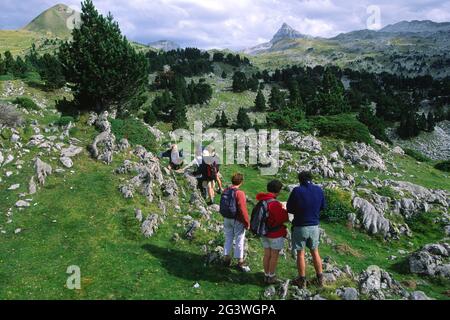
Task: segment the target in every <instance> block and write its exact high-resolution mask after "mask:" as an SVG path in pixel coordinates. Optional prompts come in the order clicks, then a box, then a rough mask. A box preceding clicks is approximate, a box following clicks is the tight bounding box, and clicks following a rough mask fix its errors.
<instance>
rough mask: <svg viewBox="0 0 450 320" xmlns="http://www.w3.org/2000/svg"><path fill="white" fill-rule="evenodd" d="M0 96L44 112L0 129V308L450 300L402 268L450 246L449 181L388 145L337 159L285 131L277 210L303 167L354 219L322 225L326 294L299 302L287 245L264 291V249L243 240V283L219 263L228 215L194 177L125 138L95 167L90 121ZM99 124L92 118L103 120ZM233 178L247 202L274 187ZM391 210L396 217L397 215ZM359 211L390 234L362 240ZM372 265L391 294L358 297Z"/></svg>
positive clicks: (48, 100)
mask: <svg viewBox="0 0 450 320" xmlns="http://www.w3.org/2000/svg"><path fill="white" fill-rule="evenodd" d="M6 87H8V88H9V89H8V91H7V92H6V90H5V88H6ZM225 88H226V86H224V87H218V88H216V91H215V92H214V98H215V99H217V100H218V101H217V103H218V104H222V103H224V102H226V100H227V99H229V98H230V97H231V96H232V95H235V99H237V100H236V103H243V104H245V102H243V101H245V100H246V98H241V99H238V97H237V95H236V94H232V93H229V92H226V89H225ZM0 90H1V91H0V92H1V94H0V95H1V96H2V99H6V100H11V99H13V98H14V97H15V96H17V95H27V96H30V97H31V98H32V99H33V100H35V101H36V102H38V104H39V105H40V106H41V107H42V109H41V110H39V111H31V112H28V111H25V110H21V111H22V112H23V113H24V114H25V117H26V119H28V122H27V123H28V124H27V125H26V127H24V128H21V129H20V130H18V131H17V133H16V135H15V136H14V137H13V135H14V134H13V135H11V133H14V132H10V131H9V129H7V128H3V129H2V132H1V135H2V137H1V138H0V141H1V144H2V147H1V152H2V158H3V159H2V161H1V162H2V164H1V167H0V177H1V182H0V212H1V215H0V241H1V242H2V247H3V250H1V252H0V284H1V285H0V298H1V299H199V300H201V299H236V298H237V297H239V298H240V299H273V298H288V299H312V298H313V297H314V298H316V299H317V298H319V297H320V298H326V299H341V298H342V295H341V293H340V292H341V291H339V288H341V287H342V288H356V289H355V290H356V291H357V292H358V293H359V295H360V298H361V299H380V298H383V299H401V298H403V299H405V298H409V299H413V298H414V297H416V296H417V293H415V294H414V295H410V293H409V292H413V291H417V290H420V291H424V292H425V293H426V294H427V295H428V296H430V297H432V298H436V299H449V297H448V292H447V293H446V290H448V288H449V284H450V283H449V280H448V279H445V278H442V279H441V278H436V277H433V276H423V275H418V274H412V273H411V272H410V271H409V268H408V261H409V260H408V259H409V257H410V256H411V254H412V253H413V252H415V251H416V250H420V249H421V248H423V246H424V245H426V244H431V243H439V242H442V241H444V242H445V241H447V242H448V234H447V236H446V235H445V230H446V229H445V227H446V226H448V225H449V224H450V221H449V216H448V203H445V201H446V199H447V200H448V195H449V192H450V184H449V181H450V180H449V177H448V175H446V174H444V173H442V172H440V171H437V170H435V169H434V168H433V167H432V164H428V163H417V162H416V161H415V160H414V159H412V158H409V157H408V156H405V155H402V154H401V153H398V150H397V151H396V152H394V151H393V149H391V148H390V147H386V146H384V145H382V144H379V145H375V146H374V147H373V148H374V149H371V148H368V147H366V146H363V145H349V144H348V145H346V146H345V148H344V149H342V147H341V146H342V141H339V140H335V139H331V138H326V137H323V138H316V137H302V136H301V135H298V134H295V133H283V135H282V136H283V144H282V150H283V151H282V156H281V159H282V169H281V171H280V172H279V173H278V175H277V178H279V179H281V180H282V181H283V182H284V183H285V185H286V186H288V187H287V188H286V190H285V191H283V193H282V195H281V196H280V200H282V201H285V200H286V199H287V196H288V189H289V188H290V187H289V186H291V185H293V184H295V183H296V177H295V176H296V172H297V171H298V170H300V169H301V168H311V170H313V171H314V172H315V173H316V178H317V182H319V183H321V184H323V185H324V186H326V187H327V190H328V189H329V190H336V191H330V192H331V193H330V194H329V198H328V200H329V205H330V208H332V209H333V210H335V212H340V213H341V214H342V212H345V214H348V213H353V214H355V215H356V220H353V222H351V223H350V220H349V221H348V222H347V221H346V218H345V219H344V220H343V221H342V220H338V221H326V220H324V221H323V223H322V228H323V234H322V241H323V245H322V254H323V256H324V257H326V259H325V261H326V264H325V271H326V273H327V279H328V280H327V284H326V286H325V288H324V289H318V288H317V287H315V285H314V284H313V283H311V284H310V286H309V288H308V289H309V291H307V292H306V291H305V292H303V291H302V292H300V291H298V290H296V289H295V288H294V287H291V286H289V285H286V280H287V279H292V278H294V277H295V275H296V271H295V262H294V260H293V259H292V257H291V256H290V254H289V250H288V247H286V250H285V252H284V254H283V255H282V258H281V260H280V267H279V272H278V274H279V277H280V279H281V282H280V285H279V286H278V285H277V286H276V287H266V286H264V285H263V283H262V281H261V279H262V272H261V271H262V268H261V259H262V249H261V245H260V243H259V240H258V239H256V238H254V237H251V236H250V237H249V240H248V245H247V250H246V253H247V255H248V262H249V264H250V266H251V268H252V272H251V273H250V274H239V273H238V272H237V271H236V270H229V269H225V268H223V267H222V266H221V265H220V264H219V263H218V262H219V259H218V257H219V254H220V252H221V246H222V245H223V235H222V232H221V221H222V218H221V217H220V215H219V214H218V213H217V206H209V207H208V206H206V204H205V203H204V201H203V200H202V199H201V198H199V197H198V194H197V192H196V191H195V190H196V188H195V187H194V186H193V184H192V183H193V182H192V179H190V178H189V176H184V175H180V174H174V173H170V172H167V171H166V170H165V169H164V168H163V167H164V166H165V165H166V163H165V162H163V163H161V165H160V164H159V162H154V161H153V160H151V157H150V154H147V153H145V152H144V151H143V150H142V148H138V147H137V146H135V145H132V146H131V147H130V146H127V145H124V144H123V141H116V145H117V146H119V145H120V146H122V147H121V148H120V149H116V150H115V151H114V152H113V159H112V162H111V163H110V164H109V165H107V164H104V163H103V162H102V161H100V160H95V159H93V158H92V157H90V155H89V152H88V151H87V149H88V146H89V145H90V144H91V143H92V141H93V139H94V137H95V136H97V135H98V134H99V132H100V131H99V129H96V128H95V126H91V125H89V124H88V122H90V123H92V119H91V118H90V117H88V116H87V115H84V116H82V117H81V118H80V119H79V121H77V122H76V123H75V124H74V125H75V126H74V127H71V126H69V127H60V126H58V125H56V124H55V122H56V121H57V120H58V119H59V115H58V114H57V113H56V112H55V109H54V104H53V101H54V100H55V99H56V98H58V97H59V98H61V97H62V96H66V95H67V93H65V92H64V90H62V91H59V92H42V91H39V90H37V89H35V88H30V87H28V86H27V85H25V84H24V83H22V82H20V81H14V82H0ZM243 96H245V94H243ZM248 101H251V99H249V100H248ZM234 104H235V103H231V104H227V103H224V104H223V107H224V108H225V109H227V110H228V109H229V108H233V110H234V108H235V106H234ZM230 110H231V109H230ZM201 117H203V116H201ZM94 119H95V118H94ZM102 119H103V120H100V119H98V121H105V118H102ZM196 119H198V118H197V117H196V116H195V115H194V114H192V115H191V116H190V121H194V120H196ZM98 121H97V124H98ZM104 125H105V124H104V123H103V124H102V125H101V126H100V127H102V128H104V127H105V126H104ZM106 127H107V126H106ZM152 132H153V133H155V132H157V131H155V130H154V129H152ZM148 134H149V135H150V134H152V133H151V132H150V131H149V133H148ZM162 134H163V135H162V136H161V137H160V139H159V140H158V138H157V137H156V136H155V140H157V141H158V144H157V150H154V151H160V150H161V149H162V147H160V145H161V144H162V143H163V142H165V141H169V137H168V132H165V133H162ZM66 148H70V149H71V150H72V151H74V155H72V156H71V157H70V158H71V162H73V166H70V167H65V165H64V163H67V159H64V161H62V160H61V159H60V158H61V156H62V154H63V153H67V151H64V150H66ZM354 148H356V149H354ZM359 148H362V149H361V150H363V149H364V148H367V149H364V150H366V152H363V153H364V154H365V155H366V156H367V157H362V158H358V157H356V158H353V157H355V155H356V154H357V152H359V151H358V150H359ZM27 150H28V151H27ZM75 150H77V152H75ZM339 150H340V151H339ZM336 151H339V153H338V154H337V155H336ZM355 152H356V153H355ZM75 153H77V154H76V155H75ZM346 154H347V155H346ZM349 155H352V156H349ZM9 156H12V157H13V158H12V160H11V157H9ZM37 157H39V159H40V160H42V161H43V162H44V163H46V164H49V165H50V166H51V167H52V169H53V170H52V173H51V174H49V175H48V176H47V177H46V178H45V184H44V185H42V186H38V188H37V189H38V190H37V193H35V194H30V190H29V182H30V178H31V177H32V176H35V174H36V168H35V167H34V166H35V164H36V158H37ZM350 159H354V160H350ZM358 159H359V160H358ZM69 164H70V162H69ZM118 168H120V170H119V171H117V170H116V169H118ZM369 168H371V169H369ZM377 168H379V169H377ZM141 169H144V171H140V170H141ZM147 170H148V171H147ZM236 171H241V172H243V173H244V175H245V179H246V180H245V184H244V186H243V190H244V191H246V192H247V193H248V196H249V200H251V201H253V202H254V200H253V199H254V198H255V195H256V193H257V192H258V191H263V190H264V189H265V185H266V183H267V182H268V181H270V179H272V178H273V177H267V176H261V175H260V171H259V170H258V168H256V167H253V166H239V165H224V166H223V168H222V174H223V176H224V178H225V179H226V180H228V179H229V177H230V176H231V174H232V173H233V172H236ZM119 172H120V173H119ZM143 173H145V176H146V175H147V174H150V175H151V176H150V180H148V179H147V178H145V176H141V175H142V174H143ZM136 174H137V176H136ZM135 177H139V178H135ZM141 177H142V178H141ZM35 179H36V176H35ZM160 179H161V180H160ZM352 179H353V180H352ZM194 180H195V179H194ZM35 181H36V183H37V180H35ZM132 181H134V182H132ZM148 181H150V183H151V185H150V187H148V185H146V183H148ZM400 181H405V182H400ZM408 183H413V184H418V185H421V186H424V187H426V188H430V189H421V188H419V187H418V186H414V185H411V184H408ZM124 187H126V188H124ZM410 188H413V189H410ZM414 188H416V189H414ZM437 189H440V190H443V191H439V190H437ZM408 190H409V191H408ZM411 190H415V191H414V192H415V194H413V193H411ZM129 192H131V194H132V197H131V198H130V197H129V196H130V193H129ZM122 193H123V194H122ZM124 195H126V197H124ZM150 195H151V196H150ZM336 197H338V198H336ZM409 197H411V198H409ZM352 198H361V199H366V201H369V203H371V204H372V205H373V206H374V208H375V209H374V210H375V211H374V212H371V213H369V212H365V211H364V210H362V211H358V210H356V209H354V208H353V207H352V203H351V199H352ZM336 199H339V200H336ZM19 200H22V202H19V203H18V201H19ZM336 201H337V202H336ZM354 203H355V202H354ZM404 203H405V204H404ZM26 204H28V205H29V206H26ZM406 204H407V205H406ZM396 205H399V206H400V207H399V210H400V211H398V212H395V210H394V207H395V206H396ZM249 206H251V203H250V204H249ZM425 207H426V210H425V209H424V208H425ZM342 208H344V211H342ZM424 210H425V211H424ZM330 212H334V211H330ZM330 212H328V214H331V213H330ZM367 214H372V215H374V214H375V215H374V216H372V219H375V221H377V219H381V217H384V218H383V219H386V220H387V224H388V226H389V227H388V229H387V230H385V231H386V234H385V236H383V235H382V234H381V233H382V232H381V231H378V232H375V234H371V233H373V231H374V230H373V229H372V232H369V231H368V230H369V229H366V228H367V226H366V222H365V218H364V216H365V215H367ZM378 215H379V216H378ZM381 220H382V219H381ZM381 220H379V221H381ZM383 221H384V220H383ZM383 225H384V226H385V224H383ZM447 229H448V227H447ZM142 232H144V233H145V234H146V235H147V237H144V235H143V234H142ZM446 237H447V238H446ZM72 265H76V266H79V267H80V269H81V290H69V289H67V288H66V287H65V284H66V280H67V278H68V276H69V275H68V274H67V273H66V271H67V268H68V267H69V266H72ZM372 265H377V266H379V267H380V268H382V269H383V270H386V271H387V272H388V273H389V274H388V275H387V273H382V272H381V271H379V269H377V268H376V267H371V268H369V271H370V270H371V271H370V272H374V275H375V278H376V275H377V274H378V275H379V278H378V281H380V282H379V283H380V286H381V282H383V283H385V284H386V283H387V287H386V286H385V287H383V288H382V287H373V288H370V290H369V291H367V290H366V289H365V288H366V285H367V282H366V280H367V278H366V276H367V271H366V270H367V269H368V267H370V266H372ZM309 268H310V269H309V274H313V273H312V272H313V271H312V270H311V267H310V266H309ZM377 270H378V271H377ZM381 275H383V276H381ZM380 277H381V278H380ZM387 279H390V280H389V281H390V282H386V281H387ZM196 284H198V285H199V286H197V285H196ZM194 285H195V286H194ZM283 288H287V289H286V290H284V291H283ZM275 289H276V290H275ZM277 292H281V294H282V296H279V295H278V293H277ZM283 292H284V293H283ZM283 295H284V297H283Z"/></svg>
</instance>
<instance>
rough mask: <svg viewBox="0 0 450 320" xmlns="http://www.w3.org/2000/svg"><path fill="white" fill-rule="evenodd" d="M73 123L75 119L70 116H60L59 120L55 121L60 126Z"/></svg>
mask: <svg viewBox="0 0 450 320" xmlns="http://www.w3.org/2000/svg"><path fill="white" fill-rule="evenodd" d="M71 122H72V123H74V122H75V119H74V118H73V117H71V116H62V117H61V118H59V120H58V121H57V124H58V126H60V127H64V126H67V125H68V124H69V123H71Z"/></svg>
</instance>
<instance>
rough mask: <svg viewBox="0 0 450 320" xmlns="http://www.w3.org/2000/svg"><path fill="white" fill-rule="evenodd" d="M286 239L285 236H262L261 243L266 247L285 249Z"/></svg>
mask: <svg viewBox="0 0 450 320" xmlns="http://www.w3.org/2000/svg"><path fill="white" fill-rule="evenodd" d="M284 240H285V239H284V237H280V238H275V239H271V238H267V237H261V243H262V246H263V248H264V249H272V250H282V249H284Z"/></svg>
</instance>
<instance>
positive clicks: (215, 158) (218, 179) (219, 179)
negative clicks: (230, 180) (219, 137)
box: [209, 148, 223, 194]
mask: <svg viewBox="0 0 450 320" xmlns="http://www.w3.org/2000/svg"><path fill="white" fill-rule="evenodd" d="M209 153H210V154H211V157H212V158H213V160H212V161H213V162H214V163H216V169H217V170H216V181H215V182H217V185H218V187H219V189H218V192H217V193H218V194H221V193H222V192H223V184H222V175H221V174H220V165H219V163H220V159H219V156H218V155H217V153H216V149H214V148H210V149H209Z"/></svg>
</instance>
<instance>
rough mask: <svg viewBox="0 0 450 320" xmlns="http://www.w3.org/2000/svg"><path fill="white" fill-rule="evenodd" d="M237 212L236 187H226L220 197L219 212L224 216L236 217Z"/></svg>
mask: <svg viewBox="0 0 450 320" xmlns="http://www.w3.org/2000/svg"><path fill="white" fill-rule="evenodd" d="M237 213H238V209H237V202H236V189H234V188H228V189H226V190H225V191H224V192H223V193H222V197H221V198H220V214H221V215H222V217H224V218H228V219H236V217H237Z"/></svg>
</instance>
